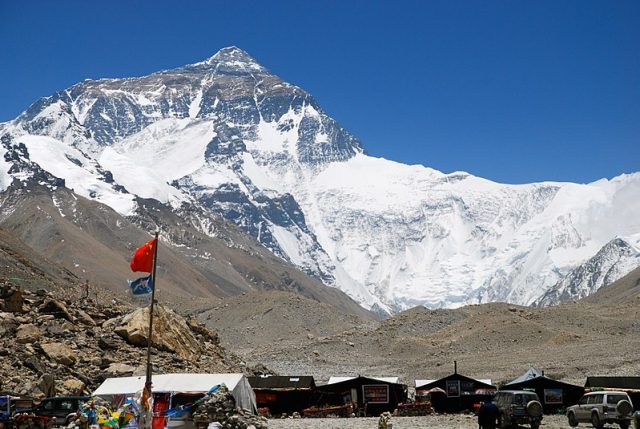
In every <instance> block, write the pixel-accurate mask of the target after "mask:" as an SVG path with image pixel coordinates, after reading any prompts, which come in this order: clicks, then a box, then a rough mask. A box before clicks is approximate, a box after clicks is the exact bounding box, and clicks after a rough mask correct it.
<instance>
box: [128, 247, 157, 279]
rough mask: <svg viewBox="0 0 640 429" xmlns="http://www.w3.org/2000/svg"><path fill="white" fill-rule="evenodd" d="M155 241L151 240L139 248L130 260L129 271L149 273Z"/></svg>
mask: <svg viewBox="0 0 640 429" xmlns="http://www.w3.org/2000/svg"><path fill="white" fill-rule="evenodd" d="M156 242H157V239H155V238H154V239H152V240H151V241H149V242H148V243H145V244H144V245H143V246H141V247H140V248H139V249H138V250H136V253H134V254H133V258H131V264H130V265H131V271H144V272H145V273H150V272H151V269H152V267H153V252H154V250H155V248H156Z"/></svg>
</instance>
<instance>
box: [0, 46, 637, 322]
mask: <svg viewBox="0 0 640 429" xmlns="http://www.w3.org/2000/svg"><path fill="white" fill-rule="evenodd" d="M0 138H1V139H2V146H3V149H2V150H4V151H5V152H6V155H5V157H4V158H5V161H4V163H0V184H3V186H5V187H6V186H7V184H8V183H10V181H11V180H13V178H16V179H23V178H24V177H26V176H28V175H29V174H33V172H32V171H30V170H29V171H25V169H24V168H22V169H18V168H16V167H12V165H13V163H12V160H11V158H12V157H14V158H15V157H16V156H21V157H22V158H25V159H28V160H30V162H31V164H32V165H37V167H38V168H40V169H42V170H44V171H47V172H49V173H50V174H51V175H53V176H55V177H57V178H60V179H64V185H65V186H66V187H68V188H72V189H74V190H75V192H77V193H79V194H81V195H83V196H86V197H88V198H93V199H96V200H98V201H101V202H104V203H106V204H108V205H109V206H111V207H113V208H114V209H115V210H116V211H118V212H119V213H121V214H123V215H132V214H133V213H134V212H135V211H136V198H134V196H138V197H142V198H152V199H156V200H158V201H160V202H162V203H164V204H167V205H169V206H171V207H173V208H174V209H176V210H177V209H178V208H179V207H181V206H184V205H185V204H187V205H188V204H197V205H198V206H200V207H203V208H204V209H206V210H211V211H212V212H215V213H218V214H220V215H222V216H224V217H225V218H227V219H229V220H231V221H233V222H235V223H236V224H237V225H238V226H240V227H241V228H242V229H243V230H244V231H246V232H247V233H248V234H250V235H252V236H253V237H255V238H256V239H257V240H258V241H260V242H261V243H262V244H263V245H264V246H265V247H267V248H268V249H270V250H271V251H272V252H273V253H275V254H276V255H278V256H280V257H281V258H283V259H285V260H287V261H289V262H291V263H293V264H295V265H297V266H298V267H300V268H301V269H303V270H304V271H305V272H307V273H308V274H311V275H313V276H315V277H317V278H319V279H321V280H322V281H323V282H324V283H325V284H327V285H329V286H334V287H338V288H340V289H342V290H343V291H345V292H346V293H347V294H349V295H350V296H351V297H353V298H354V299H355V300H356V301H358V302H360V303H361V304H362V305H363V306H364V307H365V308H368V309H373V310H377V311H382V312H393V311H397V310H401V309H405V308H408V307H411V306H414V305H418V304H423V305H426V306H429V307H453V306H459V305H462V304H466V303H477V302H487V301H509V302H513V303H519V304H531V303H534V302H536V301H537V300H540V299H542V297H543V296H544V295H545V294H546V293H547V291H549V290H550V289H551V288H553V287H554V286H555V285H556V284H558V282H560V281H561V280H563V279H564V278H565V276H566V275H567V274H569V273H570V272H571V271H572V270H573V269H575V268H576V267H578V266H580V265H581V264H582V263H584V262H585V261H587V260H589V258H592V257H593V256H594V255H596V254H597V253H598V252H599V251H600V249H601V248H602V247H603V246H605V245H607V243H609V242H610V241H611V240H613V239H615V238H616V237H618V236H630V235H633V234H637V233H640V221H639V220H638V216H637V213H639V212H640V198H639V197H640V174H638V173H636V174H631V175H622V176H619V177H616V178H614V179H612V180H604V179H603V180H600V181H597V182H594V183H591V184H573V183H553V182H543V183H534V184H528V185H504V184H499V183H494V182H491V181H489V180H485V179H482V178H478V177H474V176H472V175H469V174H467V173H463V172H454V173H451V174H445V173H442V172H439V171H436V170H433V169H430V168H427V167H423V166H420V165H404V164H400V163H397V162H393V161H388V160H385V159H381V158H375V157H371V156H368V155H366V154H365V152H364V150H363V146H362V144H361V143H360V141H359V140H358V139H357V138H356V137H354V136H353V135H351V134H350V133H349V132H348V131H346V130H345V129H344V128H342V127H341V126H340V125H339V124H338V123H337V122H336V121H335V120H334V119H332V118H330V117H329V116H328V115H327V114H326V113H325V112H324V111H323V110H322V109H321V108H320V106H319V104H318V103H317V102H316V100H315V99H314V98H313V97H312V96H311V95H310V94H308V93H306V92H305V91H303V90H302V89H300V88H299V87H297V86H295V85H292V84H289V83H287V82H284V81H283V80H282V79H280V78H278V77H277V76H275V75H274V74H272V73H270V72H269V71H268V70H267V69H265V68H264V67H262V66H261V65H259V64H258V63H257V62H256V61H255V60H254V59H253V58H251V57H250V56H249V55H248V54H247V53H246V52H244V51H242V50H240V49H238V48H235V47H230V48H225V49H222V50H220V51H219V52H218V53H216V54H215V55H214V56H212V57H211V58H209V59H207V60H205V61H202V62H199V63H195V64H191V65H187V66H184V67H180V68H177V69H172V70H165V71H161V72H158V73H154V74H151V75H149V76H144V77H139V78H129V79H101V80H86V81H84V82H82V83H79V84H77V85H74V86H72V87H70V88H68V89H66V90H63V91H60V92H58V93H56V94H54V95H52V96H50V97H45V98H42V99H40V100H38V101H37V102H36V103H34V104H33V105H32V106H31V107H29V109H27V110H26V111H25V112H24V113H23V114H22V115H20V116H19V117H18V118H16V119H15V120H14V121H11V122H8V123H5V124H2V125H0ZM390 144H391V142H390ZM16 154H20V155H16ZM201 221H202V230H203V232H205V233H209V234H212V233H215V232H214V231H211V229H210V228H209V229H208V228H207V227H206V225H207V219H201ZM630 268H633V267H630ZM563 290H567V289H566V288H565V289H563ZM566 297H567V296H566V294H564V293H560V294H559V295H558V298H562V299H564V298H566Z"/></svg>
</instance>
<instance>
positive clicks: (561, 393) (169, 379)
mask: <svg viewBox="0 0 640 429" xmlns="http://www.w3.org/2000/svg"><path fill="white" fill-rule="evenodd" d="M144 382H145V378H144V377H120V378H109V379H107V380H105V381H104V382H103V383H102V385H100V387H98V389H96V391H95V392H93V395H94V396H99V397H101V398H103V399H107V400H110V401H112V402H113V403H118V402H121V401H122V400H124V398H125V397H127V396H132V395H134V394H136V392H140V391H141V390H142V388H143V387H144ZM152 384H153V386H152V392H153V394H154V396H159V395H160V396H162V397H163V398H164V400H163V401H164V402H166V406H167V407H168V408H175V407H176V406H180V405H183V404H188V403H190V402H193V401H194V400H196V399H198V398H199V397H202V396H203V395H204V394H205V393H206V392H208V391H209V390H210V389H211V388H212V387H213V386H216V385H220V384H224V385H225V386H226V387H227V388H228V389H229V391H230V392H231V393H232V395H233V396H234V398H235V400H236V404H237V406H240V407H242V408H245V409H247V410H250V411H252V412H254V413H255V412H257V411H258V410H259V409H262V411H265V410H268V412H269V413H270V414H271V415H281V414H285V413H286V414H292V413H294V412H299V413H303V410H305V409H309V408H310V407H315V408H316V409H317V408H323V407H332V406H343V405H345V404H350V405H351V406H352V407H353V413H354V414H356V415H360V416H378V415H380V414H381V413H382V412H384V411H390V412H392V411H393V410H394V409H396V408H397V407H398V405H399V404H402V403H406V402H407V401H408V390H409V389H408V386H407V385H405V384H402V383H399V381H398V378H397V377H364V376H357V377H331V378H330V379H329V382H328V383H327V384H324V385H316V384H315V381H314V378H313V377H311V376H296V377H291V376H257V377H246V376H244V375H243V374H157V375H154V376H153V378H152ZM500 389H502V390H530V391H535V392H536V393H537V394H538V397H539V398H540V402H541V403H542V406H543V409H544V412H545V413H547V414H549V413H555V412H558V411H559V410H562V409H564V408H566V407H567V406H569V405H573V404H575V403H577V402H578V400H579V399H580V397H581V396H582V395H583V394H584V393H585V392H588V391H593V390H605V389H616V390H624V391H626V392H628V393H629V396H630V397H631V399H632V401H633V403H634V405H635V406H640V377H588V378H587V380H586V383H585V385H584V386H578V385H573V384H569V383H565V382H562V381H558V380H554V379H552V378H549V377H547V376H545V375H544V373H543V372H541V371H538V370H536V369H533V368H531V369H529V370H528V371H527V372H526V373H524V374H523V375H522V376H520V377H518V378H516V379H514V380H512V381H510V382H509V383H507V384H505V385H502V386H501V387H500ZM497 390H498V388H497V386H495V385H493V384H492V382H491V380H489V379H475V378H471V377H467V376H464V375H462V374H459V373H458V372H457V370H455V371H454V373H453V374H450V375H448V376H446V377H443V378H440V379H437V380H415V400H416V401H423V400H428V401H430V402H431V405H432V407H433V408H434V410H435V411H436V412H449V413H454V412H460V411H464V410H473V409H474V407H477V405H478V404H479V403H481V402H483V401H485V400H488V399H491V398H492V397H493V395H494V394H495V392H496V391H497ZM155 411H161V410H155ZM167 426H169V427H170V426H171V424H169V423H168V424H167Z"/></svg>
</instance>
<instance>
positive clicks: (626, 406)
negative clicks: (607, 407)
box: [616, 399, 633, 416]
mask: <svg viewBox="0 0 640 429" xmlns="http://www.w3.org/2000/svg"><path fill="white" fill-rule="evenodd" d="M616 411H617V412H618V414H620V415H621V416H626V415H629V414H631V413H632V412H633V407H632V406H631V404H630V403H629V401H626V400H624V399H623V400H622V401H618V403H617V404H616Z"/></svg>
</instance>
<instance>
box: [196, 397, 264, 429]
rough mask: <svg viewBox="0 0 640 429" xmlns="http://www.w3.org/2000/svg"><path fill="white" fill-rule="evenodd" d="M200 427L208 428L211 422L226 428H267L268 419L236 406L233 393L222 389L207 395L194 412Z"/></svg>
mask: <svg viewBox="0 0 640 429" xmlns="http://www.w3.org/2000/svg"><path fill="white" fill-rule="evenodd" d="M193 421H194V423H195V425H196V427H197V428H198V429H200V428H202V429H206V428H207V427H209V424H211V423H219V425H220V427H222V428H224V429H267V426H268V425H267V419H266V418H265V417H262V416H257V415H254V414H252V413H251V412H250V411H248V410H245V409H242V408H239V407H236V401H235V399H234V398H233V395H231V393H230V392H229V391H228V390H226V389H220V390H218V391H216V392H213V393H211V394H209V395H207V396H206V397H205V399H204V400H203V401H202V402H200V404H199V405H198V407H197V408H196V410H195V411H194V413H193Z"/></svg>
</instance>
